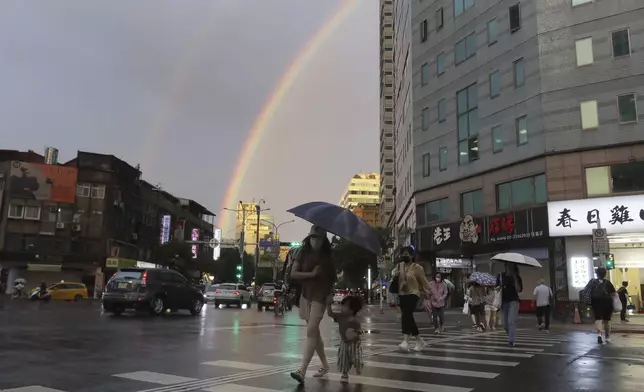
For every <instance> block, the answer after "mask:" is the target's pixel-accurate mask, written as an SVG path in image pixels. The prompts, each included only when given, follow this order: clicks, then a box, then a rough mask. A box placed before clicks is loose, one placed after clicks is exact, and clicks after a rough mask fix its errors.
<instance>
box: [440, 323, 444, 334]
mask: <svg viewBox="0 0 644 392" xmlns="http://www.w3.org/2000/svg"><path fill="white" fill-rule="evenodd" d="M443 332H445V327H443V326H442V325H441V328H440V333H443Z"/></svg>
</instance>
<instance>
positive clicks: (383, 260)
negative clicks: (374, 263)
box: [378, 256, 385, 268]
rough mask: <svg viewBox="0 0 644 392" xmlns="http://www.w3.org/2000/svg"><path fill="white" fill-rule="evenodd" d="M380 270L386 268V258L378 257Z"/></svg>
mask: <svg viewBox="0 0 644 392" xmlns="http://www.w3.org/2000/svg"><path fill="white" fill-rule="evenodd" d="M378 268H385V256H378Z"/></svg>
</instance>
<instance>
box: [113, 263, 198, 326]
mask: <svg viewBox="0 0 644 392" xmlns="http://www.w3.org/2000/svg"><path fill="white" fill-rule="evenodd" d="M102 303H103V309H105V311H107V312H110V313H113V314H114V315H120V314H121V313H123V311H125V310H126V309H135V310H137V311H147V312H149V313H150V314H152V315H160V314H162V313H164V312H166V311H167V310H171V311H176V310H181V309H185V310H189V311H190V313H191V314H192V315H195V316H196V315H197V314H199V313H200V312H201V309H202V308H203V305H204V303H205V298H204V296H203V293H202V292H201V291H200V290H199V288H197V287H195V286H194V285H193V284H192V283H191V282H190V281H189V280H188V279H186V277H185V276H183V275H181V274H180V273H178V272H176V271H173V270H169V269H158V268H123V269H121V270H119V271H118V272H117V273H115V274H114V276H112V278H111V279H110V280H109V282H107V285H106V287H105V292H104V293H103V298H102Z"/></svg>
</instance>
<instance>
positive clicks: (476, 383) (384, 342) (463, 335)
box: [0, 330, 567, 392]
mask: <svg viewBox="0 0 644 392" xmlns="http://www.w3.org/2000/svg"><path fill="white" fill-rule="evenodd" d="M396 332H397V331H396ZM425 337H426V343H427V346H426V347H425V348H424V349H423V350H422V352H411V353H409V352H401V351H400V350H399V348H398V343H400V340H399V339H398V338H399V336H398V335H397V333H394V332H392V333H383V332H380V333H378V334H366V335H364V338H363V350H364V353H365V367H364V369H363V372H362V374H360V375H350V378H349V383H350V384H355V385H361V386H362V388H363V389H362V390H364V391H365V392H368V391H369V390H370V389H369V388H370V387H373V388H374V389H376V390H378V391H386V390H391V391H418V392H429V391H431V392H470V391H475V390H476V389H477V388H480V387H482V386H484V385H485V383H486V382H489V381H490V380H494V379H495V378H497V377H499V376H500V375H502V374H504V373H507V372H511V371H512V370H513V368H515V367H517V366H520V365H521V364H522V363H524V362H527V361H530V360H531V359H532V358H533V357H534V356H536V355H539V354H541V353H547V352H548V350H553V349H556V348H557V347H558V346H559V345H560V344H562V343H564V342H566V341H567V336H566V335H556V334H550V335H546V334H541V333H537V332H536V331H532V332H523V333H520V334H519V337H518V339H517V346H516V347H510V346H509V345H508V344H507V342H506V340H505V339H506V338H505V336H504V335H503V334H502V333H501V332H488V333H479V332H475V331H469V330H467V331H464V330H461V331H449V332H446V333H444V334H441V335H425ZM326 351H327V356H328V359H329V362H330V363H331V367H332V370H331V372H330V373H328V374H327V375H326V376H324V379H326V380H327V381H326V382H325V383H326V384H324V386H325V387H326V388H328V389H329V390H336V389H337V387H335V386H334V385H335V384H336V383H337V385H340V383H341V382H343V380H342V379H341V377H340V376H341V375H340V374H338V373H337V372H336V371H334V369H333V368H334V365H333V363H334V362H335V361H336V359H337V358H336V357H335V355H336V353H337V347H333V346H332V347H328V348H326ZM300 359H301V353H300V352H299V350H297V349H295V348H294V349H293V350H290V351H286V350H285V351H282V352H275V353H260V354H258V355H255V356H253V358H252V360H246V358H243V359H240V358H239V357H234V356H233V357H231V358H226V359H223V358H221V359H212V360H204V361H202V362H198V363H197V364H196V366H195V368H194V369H191V370H189V371H188V370H185V369H184V371H181V372H180V371H177V374H175V372H174V371H173V372H165V371H163V370H167V368H163V369H145V368H142V369H132V371H128V372H123V373H117V374H113V375H110V376H109V377H108V378H109V379H108V380H105V384H106V385H107V387H108V388H106V390H107V389H109V390H119V391H120V392H188V391H207V392H242V391H243V392H279V391H285V390H292V389H293V383H294V381H293V380H291V379H290V378H289V377H288V375H287V374H288V373H289V372H291V371H293V370H294V369H296V368H297V367H298V365H299V360H300ZM319 367H320V362H319V360H317V359H315V360H314V361H312V363H311V368H310V369H309V372H308V373H307V381H306V383H307V384H308V383H315V382H319V381H318V380H315V379H311V378H312V375H313V373H314V372H315V370H316V369H317V368H319ZM317 390H324V388H323V389H317ZM0 392H75V391H74V390H65V389H60V387H59V386H56V388H54V386H46V385H30V386H23V387H18V388H13V389H6V390H3V391H0Z"/></svg>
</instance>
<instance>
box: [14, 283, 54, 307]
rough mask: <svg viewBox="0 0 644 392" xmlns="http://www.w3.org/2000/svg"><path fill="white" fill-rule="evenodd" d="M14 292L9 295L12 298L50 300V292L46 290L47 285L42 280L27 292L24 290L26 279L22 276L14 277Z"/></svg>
mask: <svg viewBox="0 0 644 392" xmlns="http://www.w3.org/2000/svg"><path fill="white" fill-rule="evenodd" d="M13 283H14V286H13V288H14V292H13V294H12V295H11V298H12V299H23V298H25V299H26V298H29V299H30V300H31V301H44V302H49V301H50V300H51V293H50V292H49V291H47V285H46V284H45V283H44V282H43V283H42V284H41V285H40V287H36V288H34V289H33V290H31V292H30V293H29V294H27V292H26V291H25V286H26V284H27V281H26V280H25V279H23V278H19V279H16V280H15V281H14V282H13Z"/></svg>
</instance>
